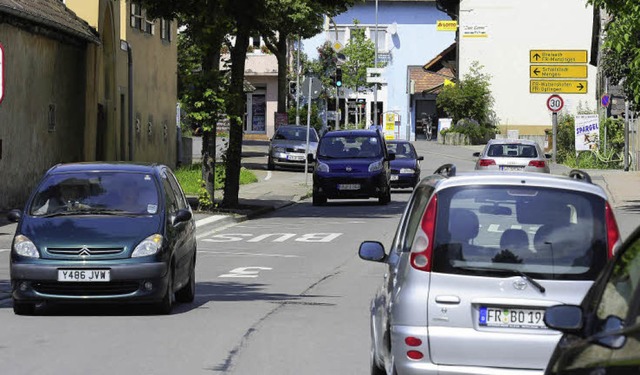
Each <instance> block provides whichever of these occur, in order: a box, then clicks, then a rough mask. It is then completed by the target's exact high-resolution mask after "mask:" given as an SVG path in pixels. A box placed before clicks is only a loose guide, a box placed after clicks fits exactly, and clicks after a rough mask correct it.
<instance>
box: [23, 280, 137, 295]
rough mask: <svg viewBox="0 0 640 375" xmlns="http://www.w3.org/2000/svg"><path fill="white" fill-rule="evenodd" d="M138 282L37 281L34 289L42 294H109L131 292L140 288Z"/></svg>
mask: <svg viewBox="0 0 640 375" xmlns="http://www.w3.org/2000/svg"><path fill="white" fill-rule="evenodd" d="M138 287H139V285H138V283H136V282H108V283H76V282H74V283H60V282H37V283H34V284H33V289H34V290H35V291H36V292H38V293H42V294H52V295H65V296H108V295H119V294H131V293H134V292H135V291H136V290H138Z"/></svg>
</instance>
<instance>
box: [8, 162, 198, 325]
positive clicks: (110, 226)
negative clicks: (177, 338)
mask: <svg viewBox="0 0 640 375" xmlns="http://www.w3.org/2000/svg"><path fill="white" fill-rule="evenodd" d="M9 219H10V220H12V221H14V222H18V225H17V228H16V233H15V236H14V239H13V244H12V249H11V261H10V264H11V268H10V272H11V288H12V297H13V310H14V312H15V313H16V314H20V315H25V314H26V315H28V314H32V313H34V311H35V308H36V305H37V304H39V303H41V302H56V303H61V302H76V303H77V302H85V303H96V302H137V303H140V302H144V303H149V304H152V305H154V306H155V307H156V310H157V311H158V312H160V313H164V314H168V313H170V312H171V308H172V305H173V303H174V301H178V302H191V301H193V299H194V295H195V285H196V283H195V264H196V237H195V221H194V218H193V214H192V211H191V208H190V207H189V204H188V202H187V199H186V197H185V195H184V193H183V191H182V189H181V187H180V185H179V184H178V181H177V180H176V178H175V176H174V174H173V172H172V171H171V170H170V169H169V168H168V167H166V166H163V165H139V164H125V163H76V164H62V165H58V166H55V167H53V168H51V169H50V170H49V171H48V172H47V173H46V174H45V175H44V177H43V178H42V180H41V181H40V183H39V184H38V186H37V187H36V188H35V190H34V191H33V193H32V194H31V197H30V198H29V200H28V202H27V204H26V206H25V208H24V210H13V211H11V212H10V213H9Z"/></svg>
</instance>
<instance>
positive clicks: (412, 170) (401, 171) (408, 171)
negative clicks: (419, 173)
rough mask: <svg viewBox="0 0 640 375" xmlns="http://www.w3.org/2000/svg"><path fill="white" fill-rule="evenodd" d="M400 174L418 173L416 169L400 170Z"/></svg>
mask: <svg viewBox="0 0 640 375" xmlns="http://www.w3.org/2000/svg"><path fill="white" fill-rule="evenodd" d="M400 173H402V174H405V173H411V174H413V173H416V171H415V169H412V168H400Z"/></svg>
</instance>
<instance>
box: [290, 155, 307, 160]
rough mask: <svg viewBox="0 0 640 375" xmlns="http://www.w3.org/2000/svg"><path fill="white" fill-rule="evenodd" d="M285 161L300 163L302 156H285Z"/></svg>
mask: <svg viewBox="0 0 640 375" xmlns="http://www.w3.org/2000/svg"><path fill="white" fill-rule="evenodd" d="M287 160H291V161H302V160H304V156H303V155H287Z"/></svg>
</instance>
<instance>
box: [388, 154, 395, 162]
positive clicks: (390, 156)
mask: <svg viewBox="0 0 640 375" xmlns="http://www.w3.org/2000/svg"><path fill="white" fill-rule="evenodd" d="M387 160H389V161H391V160H396V154H393V153H389V157H388V158H387Z"/></svg>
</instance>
